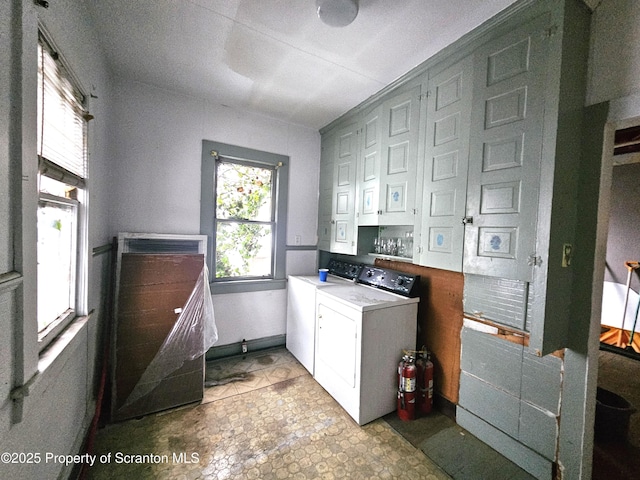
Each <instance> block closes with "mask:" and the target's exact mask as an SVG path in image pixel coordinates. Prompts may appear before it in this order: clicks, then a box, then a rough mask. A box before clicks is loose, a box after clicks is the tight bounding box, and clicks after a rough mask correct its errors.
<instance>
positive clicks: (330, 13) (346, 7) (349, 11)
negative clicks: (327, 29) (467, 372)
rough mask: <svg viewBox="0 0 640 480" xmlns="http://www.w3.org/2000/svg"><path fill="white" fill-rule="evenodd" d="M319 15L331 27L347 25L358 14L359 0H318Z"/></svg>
mask: <svg viewBox="0 0 640 480" xmlns="http://www.w3.org/2000/svg"><path fill="white" fill-rule="evenodd" d="M316 9H317V12H318V17H319V18H320V20H322V21H323V22H324V23H326V24H327V25H329V26H331V27H346V26H347V25H349V24H350V23H351V22H353V21H354V20H355V18H356V16H357V15H358V0H316Z"/></svg>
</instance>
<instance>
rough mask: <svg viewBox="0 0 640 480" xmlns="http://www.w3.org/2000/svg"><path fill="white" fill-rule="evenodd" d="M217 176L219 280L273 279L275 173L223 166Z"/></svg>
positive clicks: (217, 267) (249, 167) (219, 166)
mask: <svg viewBox="0 0 640 480" xmlns="http://www.w3.org/2000/svg"><path fill="white" fill-rule="evenodd" d="M216 175H217V176H216V220H217V226H216V278H226V277H238V276H268V275H270V274H271V236H272V235H271V233H272V221H273V208H272V183H273V182H272V179H273V170H272V169H269V168H261V167H253V166H247V165H241V164H237V163H230V162H220V163H219V164H218V167H217V174H216Z"/></svg>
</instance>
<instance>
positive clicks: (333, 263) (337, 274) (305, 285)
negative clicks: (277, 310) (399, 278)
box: [286, 259, 362, 375]
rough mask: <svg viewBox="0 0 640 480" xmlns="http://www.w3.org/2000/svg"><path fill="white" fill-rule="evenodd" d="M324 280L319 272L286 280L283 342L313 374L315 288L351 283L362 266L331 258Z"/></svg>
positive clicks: (290, 277) (294, 276)
mask: <svg viewBox="0 0 640 480" xmlns="http://www.w3.org/2000/svg"><path fill="white" fill-rule="evenodd" d="M327 268H328V269H329V273H328V275H327V281H326V282H321V281H320V279H319V278H318V275H290V276H289V277H288V282H287V337H286V346H287V350H289V351H290V352H291V353H292V354H293V356H294V357H296V358H297V359H298V361H299V362H300V363H301V364H302V365H303V366H304V367H305V368H306V369H307V370H308V371H309V373H311V374H312V375H313V374H314V362H315V336H316V291H317V290H318V289H322V288H327V287H331V286H337V285H343V286H344V285H353V284H354V282H355V280H356V278H358V275H359V274H360V271H361V270H362V265H361V264H358V263H351V262H344V261H339V260H336V259H331V260H330V261H329V265H328V266H327Z"/></svg>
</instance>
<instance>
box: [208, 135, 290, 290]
mask: <svg viewBox="0 0 640 480" xmlns="http://www.w3.org/2000/svg"><path fill="white" fill-rule="evenodd" d="M217 160H223V161H228V162H233V163H239V164H242V163H245V164H249V165H253V166H258V167H260V166H265V167H269V168H274V178H273V189H272V202H273V208H274V209H275V214H274V224H275V226H274V229H273V245H272V249H273V251H272V254H273V257H272V262H273V267H272V270H273V278H255V277H237V278H224V279H217V278H215V264H214V262H215V258H216V257H215V254H216V243H215V242H216V231H215V228H216V221H215V215H216V205H215V199H216V190H215V178H216V162H217ZM201 173H202V176H201V202H200V233H201V234H203V235H207V250H208V251H207V267H208V268H209V283H210V286H211V292H212V293H241V292H251V291H262V290H276V289H284V288H286V254H287V248H286V232H287V203H288V199H287V196H288V185H289V157H288V156H286V155H280V154H276V153H270V152H264V151H261V150H254V149H251V148H246V147H240V146H236V145H229V144H226V143H220V142H215V141H211V140H203V141H202V168H201Z"/></svg>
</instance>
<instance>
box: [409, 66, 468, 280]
mask: <svg viewBox="0 0 640 480" xmlns="http://www.w3.org/2000/svg"><path fill="white" fill-rule="evenodd" d="M472 70H473V58H472V57H471V56H470V57H467V58H465V59H464V60H462V61H460V62H458V63H456V64H454V65H453V66H451V67H449V68H447V69H446V70H444V71H442V72H441V73H438V74H437V75H435V76H434V77H432V78H430V79H429V82H428V87H427V90H428V92H429V97H428V102H427V107H426V108H427V114H426V118H427V123H426V137H425V174H424V187H423V189H424V191H423V200H422V231H421V233H422V239H423V241H422V245H423V246H422V251H421V253H420V258H419V262H420V263H421V264H422V265H427V266H430V267H436V268H443V269H447V270H454V271H458V272H459V271H461V270H462V253H463V237H464V227H463V225H462V218H463V217H464V216H465V202H466V190H467V165H468V160H469V127H468V126H469V122H470V121H471V94H472V85H473V82H472V77H471V75H472Z"/></svg>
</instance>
